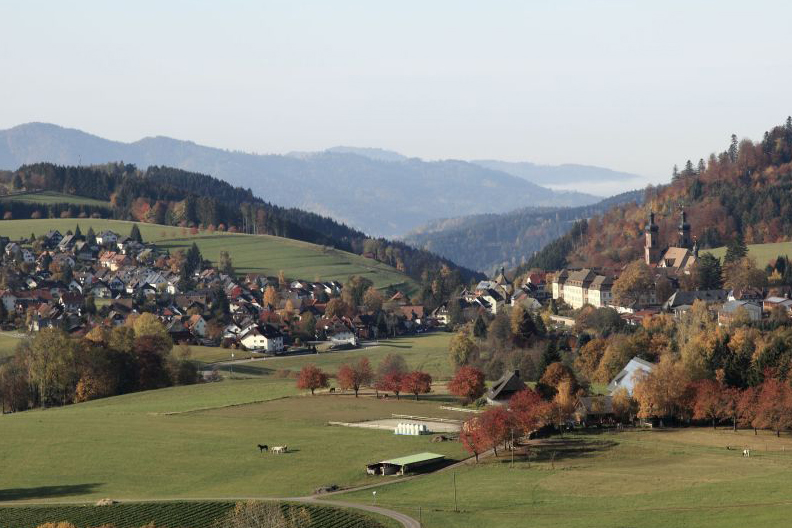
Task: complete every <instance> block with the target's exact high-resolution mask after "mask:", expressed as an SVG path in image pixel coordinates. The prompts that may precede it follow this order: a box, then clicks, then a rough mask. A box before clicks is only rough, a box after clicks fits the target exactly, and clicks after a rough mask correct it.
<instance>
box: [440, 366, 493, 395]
mask: <svg viewBox="0 0 792 528" xmlns="http://www.w3.org/2000/svg"><path fill="white" fill-rule="evenodd" d="M448 390H449V391H450V392H451V394H453V395H454V396H458V397H460V398H462V399H463V400H464V402H465V404H466V405H467V404H469V403H470V402H473V401H475V400H477V399H478V398H480V397H481V396H482V395H483V394H484V391H485V390H486V387H485V385H484V373H483V372H481V371H480V370H479V369H477V368H475V367H471V366H469V365H465V366H462V367H459V369H458V370H457V371H456V374H455V375H454V378H453V379H452V380H451V382H450V383H449V384H448Z"/></svg>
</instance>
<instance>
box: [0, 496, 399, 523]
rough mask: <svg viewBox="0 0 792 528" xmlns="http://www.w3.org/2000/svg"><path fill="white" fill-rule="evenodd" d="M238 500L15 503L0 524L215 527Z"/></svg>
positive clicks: (1, 511) (336, 512)
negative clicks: (107, 503) (98, 504)
mask: <svg viewBox="0 0 792 528" xmlns="http://www.w3.org/2000/svg"><path fill="white" fill-rule="evenodd" d="M234 504H235V503H234V502H224V501H223V502H220V501H205V502H185V501H177V502H158V503H126V504H114V505H111V506H66V505H62V506H12V507H4V508H2V507H0V525H2V526H8V527H14V528H36V526H39V525H41V524H44V523H46V522H62V521H67V522H70V523H71V524H73V525H75V526H77V528H86V527H98V526H100V525H105V524H112V525H113V526H115V528H141V527H142V526H144V525H149V523H152V525H154V524H156V526H158V527H160V528H185V527H189V528H212V527H216V526H217V522H218V521H219V520H221V519H222V518H223V517H224V516H225V515H226V514H227V513H228V512H229V511H230V510H231V509H232V508H233V507H234ZM281 508H282V509H283V511H284V513H286V512H288V511H292V512H294V511H301V512H304V513H306V514H307V515H308V519H307V520H308V522H307V523H306V524H304V525H303V528H386V527H391V526H396V525H395V524H392V523H391V522H390V519H386V518H382V519H380V518H375V517H374V516H373V515H371V514H364V513H362V512H358V511H354V510H350V509H346V508H334V507H328V506H320V505H316V504H294V503H283V504H281Z"/></svg>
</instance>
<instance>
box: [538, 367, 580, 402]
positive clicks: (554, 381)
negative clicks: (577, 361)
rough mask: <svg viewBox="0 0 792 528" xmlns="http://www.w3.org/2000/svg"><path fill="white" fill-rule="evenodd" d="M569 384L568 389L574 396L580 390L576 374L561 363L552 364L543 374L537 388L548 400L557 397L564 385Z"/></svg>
mask: <svg viewBox="0 0 792 528" xmlns="http://www.w3.org/2000/svg"><path fill="white" fill-rule="evenodd" d="M564 383H568V385H566V386H565V387H566V389H568V390H570V391H571V392H572V393H573V394H574V393H576V392H577V390H578V389H579V388H580V385H579V384H578V381H577V378H576V377H575V373H574V372H573V371H572V369H570V368H569V367H567V366H566V365H564V364H563V363H561V362H556V363H551V364H550V365H549V366H548V367H547V369H545V372H544V374H542V377H541V379H540V380H539V383H538V384H537V386H536V388H537V391H538V392H539V393H540V394H542V395H544V396H545V397H546V398H551V397H555V395H556V394H557V393H558V392H559V389H560V387H561V385H562V384H564Z"/></svg>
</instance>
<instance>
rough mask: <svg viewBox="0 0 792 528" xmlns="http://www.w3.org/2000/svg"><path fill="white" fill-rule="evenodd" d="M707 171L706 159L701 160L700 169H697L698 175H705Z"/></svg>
mask: <svg viewBox="0 0 792 528" xmlns="http://www.w3.org/2000/svg"><path fill="white" fill-rule="evenodd" d="M706 170H707V164H706V163H704V158H700V159H699V162H698V168H697V169H696V173H697V174H703V173H704V171H706Z"/></svg>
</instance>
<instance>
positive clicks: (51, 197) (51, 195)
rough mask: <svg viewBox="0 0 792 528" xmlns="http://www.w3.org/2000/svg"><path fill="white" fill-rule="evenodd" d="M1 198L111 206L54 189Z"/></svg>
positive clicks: (41, 202) (1, 198) (30, 201)
mask: <svg viewBox="0 0 792 528" xmlns="http://www.w3.org/2000/svg"><path fill="white" fill-rule="evenodd" d="M0 200H3V201H7V202H12V201H13V202H25V203H40V204H44V205H48V204H56V203H70V204H75V205H98V206H101V207H111V204H110V202H105V201H102V200H95V199H93V198H86V197H84V196H74V195H71V194H63V193H59V192H54V191H43V192H37V193H25V194H14V195H11V196H0Z"/></svg>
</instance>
